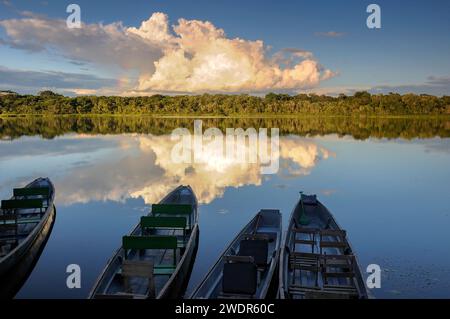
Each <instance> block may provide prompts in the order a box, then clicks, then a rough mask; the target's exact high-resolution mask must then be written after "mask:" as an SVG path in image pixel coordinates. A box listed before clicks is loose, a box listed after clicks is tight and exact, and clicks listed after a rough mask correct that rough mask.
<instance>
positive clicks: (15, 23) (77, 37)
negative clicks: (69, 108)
mask: <svg viewBox="0 0 450 319" xmlns="http://www.w3.org/2000/svg"><path fill="white" fill-rule="evenodd" d="M0 26H2V27H3V28H4V29H5V31H6V34H7V39H6V40H3V43H6V44H8V45H9V46H11V47H13V48H17V49H23V50H27V51H32V52H35V51H49V52H54V51H55V50H56V51H57V52H59V53H61V54H63V55H64V56H66V57H67V58H69V59H71V60H72V61H85V62H91V63H95V64H103V65H104V64H106V65H110V66H111V65H112V66H116V67H120V68H121V69H123V70H126V71H130V72H131V71H134V72H137V74H138V75H139V83H138V85H137V86H136V87H135V88H133V90H132V91H134V92H142V93H146V92H147V93H148V92H171V93H180V92H192V93H201V92H242V91H245V92H250V93H251V92H264V91H269V90H298V89H306V88H312V87H315V86H317V85H318V84H319V83H320V82H321V81H323V80H326V79H329V78H331V77H333V76H335V73H333V72H332V71H331V70H327V69H325V68H324V67H323V66H321V65H320V63H319V62H318V61H317V60H316V59H315V58H314V56H313V54H312V53H311V52H309V51H306V50H299V49H295V48H294V49H293V48H289V49H285V50H283V52H282V53H281V54H282V55H283V56H284V58H285V59H287V60H288V61H289V63H288V64H286V63H284V64H283V63H280V60H279V55H280V54H279V53H278V57H277V54H275V55H274V56H271V55H269V54H268V47H267V46H265V44H264V43H263V41H260V40H256V41H252V40H245V39H241V38H228V37H227V36H226V33H225V31H224V30H223V29H220V28H218V27H216V26H215V25H213V24H212V23H211V22H208V21H199V20H186V19H180V20H178V22H177V24H175V25H173V26H170V24H169V18H168V16H167V15H166V14H163V13H154V14H153V15H152V16H151V17H150V18H149V19H148V20H146V21H143V22H142V24H141V25H140V26H139V27H138V28H136V27H125V26H124V25H123V24H122V23H120V22H116V23H111V24H106V25H103V24H83V26H82V28H80V29H68V28H67V27H66V25H65V21H64V20H55V19H50V18H45V17H40V16H36V15H30V14H28V15H27V16H26V17H24V18H22V19H9V20H1V21H0Z"/></svg>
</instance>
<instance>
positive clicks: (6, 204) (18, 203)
mask: <svg viewBox="0 0 450 319" xmlns="http://www.w3.org/2000/svg"><path fill="white" fill-rule="evenodd" d="M1 208H2V209H3V210H12V209H41V211H42V208H44V206H43V202H42V199H10V200H2V206H1Z"/></svg>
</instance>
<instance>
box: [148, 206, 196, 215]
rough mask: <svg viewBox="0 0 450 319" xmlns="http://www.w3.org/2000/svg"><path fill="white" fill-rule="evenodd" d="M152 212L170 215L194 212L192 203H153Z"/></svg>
mask: <svg viewBox="0 0 450 319" xmlns="http://www.w3.org/2000/svg"><path fill="white" fill-rule="evenodd" d="M152 214H153V215H155V214H168V215H190V214H192V205H184V204H153V205H152Z"/></svg>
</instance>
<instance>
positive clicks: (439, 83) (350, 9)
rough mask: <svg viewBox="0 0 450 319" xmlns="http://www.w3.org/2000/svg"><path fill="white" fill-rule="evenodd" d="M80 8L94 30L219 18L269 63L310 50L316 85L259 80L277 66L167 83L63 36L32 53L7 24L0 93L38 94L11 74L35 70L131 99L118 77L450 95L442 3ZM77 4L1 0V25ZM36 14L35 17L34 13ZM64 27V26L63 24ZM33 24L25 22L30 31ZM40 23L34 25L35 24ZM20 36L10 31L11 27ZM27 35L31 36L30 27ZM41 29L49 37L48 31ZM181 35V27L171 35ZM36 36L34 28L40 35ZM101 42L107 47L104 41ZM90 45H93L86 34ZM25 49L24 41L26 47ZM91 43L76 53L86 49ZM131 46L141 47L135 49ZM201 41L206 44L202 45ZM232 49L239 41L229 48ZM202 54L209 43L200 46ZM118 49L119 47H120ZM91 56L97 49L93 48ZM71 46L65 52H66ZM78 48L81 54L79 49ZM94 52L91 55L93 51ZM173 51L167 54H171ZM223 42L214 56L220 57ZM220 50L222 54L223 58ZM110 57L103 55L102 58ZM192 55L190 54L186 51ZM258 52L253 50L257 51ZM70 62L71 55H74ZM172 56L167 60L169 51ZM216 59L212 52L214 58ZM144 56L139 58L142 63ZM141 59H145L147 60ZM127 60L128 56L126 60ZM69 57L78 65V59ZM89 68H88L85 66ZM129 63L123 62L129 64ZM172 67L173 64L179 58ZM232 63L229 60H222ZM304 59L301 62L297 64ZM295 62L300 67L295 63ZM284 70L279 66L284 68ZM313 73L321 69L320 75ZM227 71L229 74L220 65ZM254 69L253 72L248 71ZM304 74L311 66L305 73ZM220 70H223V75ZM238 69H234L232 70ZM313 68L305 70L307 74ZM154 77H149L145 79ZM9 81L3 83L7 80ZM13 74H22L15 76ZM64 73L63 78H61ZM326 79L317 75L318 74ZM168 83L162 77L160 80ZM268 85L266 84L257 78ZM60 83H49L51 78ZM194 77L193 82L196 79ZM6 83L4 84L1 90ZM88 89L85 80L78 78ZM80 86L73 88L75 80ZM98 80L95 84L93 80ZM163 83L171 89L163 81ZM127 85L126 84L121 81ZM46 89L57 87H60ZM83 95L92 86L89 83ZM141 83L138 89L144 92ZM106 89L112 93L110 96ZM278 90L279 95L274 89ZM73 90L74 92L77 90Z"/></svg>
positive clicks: (130, 83) (147, 82) (447, 26)
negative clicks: (258, 47)
mask: <svg viewBox="0 0 450 319" xmlns="http://www.w3.org/2000/svg"><path fill="white" fill-rule="evenodd" d="M72 2H75V3H77V4H79V5H80V7H81V9H82V22H83V23H85V24H86V25H94V24H98V23H102V24H104V25H108V24H111V23H114V22H119V21H120V22H122V23H123V26H125V27H136V28H138V27H139V26H140V24H141V23H142V22H143V21H145V20H148V19H149V18H150V16H152V14H153V13H155V12H162V13H164V14H166V15H167V17H168V20H169V22H168V23H169V25H174V24H177V21H178V19H181V18H183V19H186V20H188V21H190V20H200V21H210V22H211V23H212V24H213V25H214V27H215V28H220V29H223V30H224V32H225V34H226V39H235V38H240V39H244V40H246V41H256V40H262V41H264V46H265V47H264V48H265V49H264V50H265V51H264V57H265V58H266V59H271V58H272V57H273V55H274V54H276V53H277V52H279V51H282V50H283V49H286V48H295V49H301V50H304V51H307V52H311V53H312V54H313V58H312V59H313V60H314V61H316V62H317V65H314V66H311V65H309V67H308V68H307V69H308V70H309V71H310V72H311V73H308V76H307V78H308V79H307V80H304V79H303V77H302V76H301V75H300V74H299V73H298V74H297V75H296V76H297V78H295V79H294V80H292V79H291V78H290V77H288V78H289V79H290V80H292V81H288V80H287V78H286V77H280V79H279V80H277V81H273V82H267V84H264V85H262V84H261V85H259V84H255V83H256V82H257V80H255V78H256V77H257V75H256V73H257V72H258V71H259V70H258V68H262V69H264V67H269V68H272V67H273V65H270V66H269V65H265V66H260V65H252V66H251V71H248V73H245V72H244V73H243V75H241V76H242V77H245V76H248V78H249V81H247V82H245V83H242V85H236V86H233V85H232V84H229V83H227V81H230V83H231V82H236V81H233V78H232V77H231V76H230V75H229V74H228V73H227V74H224V73H221V74H218V75H217V77H216V78H212V79H213V80H214V79H216V81H213V80H211V79H210V80H209V82H215V83H219V82H220V83H222V84H223V85H216V86H213V87H208V86H205V85H203V84H202V85H200V84H198V85H191V84H190V83H185V82H186V81H187V80H186V81H185V82H183V83H181V82H180V83H179V84H178V85H170V84H167V85H164V83H165V82H164V81H166V82H168V81H169V80H170V79H173V74H172V73H170V71H169V70H167V69H164V70H159V71H160V72H159V71H158V69H156V70H149V69H145V70H143V69H142V67H144V68H147V66H142V65H138V66H135V65H133V66H131V67H126V68H124V67H123V66H119V65H117V63H116V64H114V61H119V59H118V58H117V59H113V60H114V61H113V63H101V62H102V61H100V63H99V61H97V60H96V59H91V58H90V57H88V58H86V56H85V55H83V56H81V57H80V56H77V55H71V54H68V52H67V50H68V48H67V44H61V43H60V42H58V41H60V40H57V39H55V38H53V39H52V40H49V41H48V42H46V39H41V40H40V41H41V42H42V43H43V44H42V45H43V47H45V50H42V48H41V50H39V51H30V50H29V49H24V48H23V46H24V45H23V44H24V43H25V42H27V43H28V44H29V42H30V41H32V39H30V38H24V36H23V35H22V38H20V39H17V38H16V39H13V38H12V37H11V36H10V35H8V33H7V28H5V26H4V25H3V26H2V25H0V38H1V39H3V40H2V41H1V42H0V61H1V62H0V67H1V69H0V89H3V88H6V87H7V86H8V85H10V86H14V88H15V89H16V90H18V91H20V90H22V91H35V90H38V89H40V88H41V87H40V85H39V83H38V79H39V78H40V77H36V83H35V85H31V84H29V83H28V84H27V85H26V87H25V86H23V87H22V88H21V85H20V84H21V83H16V82H15V83H10V84H9V83H7V82H8V81H7V79H6V77H8V78H10V77H11V72H16V73H17V72H19V71H21V72H19V73H18V74H19V76H18V78H21V77H29V78H30V80H29V81H28V82H32V81H33V80H34V79H35V76H36V74H34V75H33V74H31V75H30V74H29V72H30V71H35V72H47V73H46V74H45V75H47V76H50V77H51V76H52V74H53V73H51V74H50V75H49V74H48V72H49V71H51V72H60V73H62V74H66V73H67V74H70V75H71V76H70V77H71V78H72V79H73V85H72V86H73V87H74V88H75V86H76V83H77V81H78V80H79V79H78V77H79V75H80V74H84V75H86V74H87V75H90V76H92V78H93V81H95V80H98V84H96V85H93V86H92V89H95V90H97V89H99V88H102V87H104V88H105V90H104V92H106V93H108V92H111V93H120V94H121V93H123V92H122V91H121V90H118V89H117V88H113V87H111V82H112V81H113V80H116V79H118V78H121V79H124V78H127V81H126V83H127V84H125V86H126V91H127V92H135V93H136V92H141V93H142V92H145V93H149V92H156V91H161V92H168V93H171V92H173V93H182V92H189V93H190V92H194V93H197V92H202V91H213V92H214V91H225V92H232V93H234V92H246V93H247V92H249V93H253V92H257V93H261V92H266V91H272V90H273V91H288V92H300V91H307V92H309V91H315V92H319V93H339V92H344V93H351V92H353V91H354V90H358V89H368V90H372V91H375V92H378V91H380V92H388V91H398V92H401V93H405V92H408V91H413V92H416V93H431V94H437V95H443V94H450V59H449V57H450V36H449V35H450V19H448V16H449V14H450V2H448V1H445V0H442V1H438V0H435V1H417V0H416V1H407V2H405V1H396V0H393V1H361V0H348V1H339V2H338V1H253V0H251V1H234V0H228V1H195V2H193V3H191V2H187V1H161V0H152V1H140V0H134V1H127V2H123V1H81V0H78V1H72ZM70 3H71V2H65V1H60V0H59V1H57V0H47V1H18V0H10V1H2V2H1V3H0V7H1V10H0V20H2V21H8V20H10V19H26V18H29V17H30V14H29V13H28V14H25V15H24V13H23V12H24V11H28V12H32V13H33V14H35V15H39V16H37V17H39V18H42V19H45V20H46V21H47V20H55V19H66V17H67V16H68V14H67V13H66V12H65V11H66V10H65V9H66V6H67V5H68V4H70ZM370 3H377V4H379V5H380V7H381V10H382V12H381V17H382V28H381V29H378V30H370V29H368V28H367V26H366V19H367V17H368V15H369V14H368V13H366V7H367V5H369V4H370ZM33 18H36V16H34V17H33ZM55 21H56V20H55ZM19 26H20V24H16V25H14V26H10V28H11V29H12V30H14V28H16V29H17V28H19ZM26 27H27V26H24V27H23V28H24V29H25V28H26ZM28 27H31V26H28ZM10 31H11V30H10ZM24 32H25V31H24ZM34 32H37V33H38V32H41V33H39V34H41V36H42V33H44V31H42V30H34ZM169 32H170V33H173V30H169ZM329 32H335V33H337V34H339V36H326V33H329ZM31 33H32V32H31ZM95 39H96V40H95V41H99V40H98V38H97V37H96V38H95ZM12 40H16V41H17V40H19V41H21V44H22V47H21V48H17V46H16V47H14V46H13V47H11V45H10V43H11V41H12ZM83 41H86V40H85V38H84V39H83ZM27 43H25V44H27ZM83 45H84V44H83V42H80V43H78V44H77V47H80V46H81V47H83ZM127 45H134V43H132V44H127ZM194 45H197V44H194ZM230 45H234V44H232V43H230ZM198 46H199V48H200V47H201V44H198ZM113 47H114V45H113ZM199 48H197V49H194V50H196V51H194V53H193V55H194V56H195V54H200V53H201V52H199V51H200V49H199ZM85 49H86V50H88V48H87V47H86V48H85ZM65 50H66V51H65ZM71 50H73V48H71ZM90 50H92V49H90ZM164 50H165V49H164ZM218 50H220V49H218V47H217V46H215V47H214V48H211V50H210V51H209V52H210V53H211V52H215V54H218V52H219V51H218ZM219 53H220V52H219ZM99 54H101V52H99ZM187 54H188V53H187V51H186V52H185V55H187ZM249 54H250V53H249ZM69 56H70V58H69ZM162 56H166V54H165V53H164V54H162ZM210 56H211V55H208V57H210ZM160 57H161V56H155V57H152V58H150V59H148V61H147V64H148V65H149V66H148V68H150V69H152V65H153V63H154V62H155V61H159V58H160ZM247 57H248V56H241V55H236V54H235V53H230V55H229V56H227V58H229V59H227V63H228V64H229V62H230V59H231V60H233V59H235V61H232V62H237V61H238V60H239V61H242V60H245V59H246V58H247ZM134 58H135V59H136V57H134ZM139 58H141V59H143V60H145V56H144V55H143V54H142V55H141V56H139ZM121 59H122V57H121ZM202 59H203V60H202V61H203V62H202V63H200V66H199V65H195V66H194V65H193V63H192V62H189V67H190V68H202V67H205V65H206V64H208V65H214V63H219V62H214V61H212V60H211V59H210V58H206V57H203V58H202ZM69 61H70V62H69ZM80 61H81V62H83V63H82V64H81V63H79V62H80ZM120 61H121V60H120ZM169 61H174V60H173V59H170V60H169ZM222 62H223V61H220V63H222ZM296 63H300V62H296ZM295 65H296V64H295V63H294V64H293V65H292V66H291V67H292V68H294V67H295ZM236 67H238V69H244V67H243V65H239V64H236ZM284 68H286V67H285V66H282V65H280V67H279V69H280V70H283V69H284ZM311 68H313V69H314V72H316V73H314V72H312V71H311ZM221 70H222V71H223V72H227V70H223V69H221ZM249 70H250V66H249ZM302 70H303V68H302ZM325 70H329V71H330V72H332V73H330V74H332V76H326V75H325V74H324V71H325ZM155 71H156V72H157V73H158V74H159V73H160V74H161V77H163V78H164V81H160V82H158V83H159V84H160V85H155V81H156V78H152V74H151V72H155ZM222 71H221V72H222ZM228 71H229V72H231V73H233V70H228ZM302 72H306V71H302ZM144 74H145V75H144ZM2 77H3V79H2ZM13 77H14V76H13ZM60 77H61V74H60V76H59V78H60ZM317 77H318V78H317ZM194 78H195V75H193V74H187V75H186V79H190V80H192V79H194ZM158 79H160V78H158ZM258 79H260V78H258ZM51 81H53V78H51V80H49V81H47V82H50V83H51ZM57 81H58V79H56V80H55V83H54V89H56V90H58V89H60V90H63V91H64V90H66V89H67V87H68V86H71V85H65V86H64V85H61V84H60V83H59V82H57ZM192 81H194V80H192ZM2 82H3V84H2ZM79 82H80V84H83V82H84V81H79ZM70 83H72V82H70ZM89 83H91V82H89ZM161 83H162V84H161ZM120 86H121V87H123V86H124V84H121V85H120ZM47 87H50V88H52V86H51V85H47ZM80 87H82V88H83V89H90V88H91V87H88V86H87V85H86V84H84V86H83V85H80ZM135 87H139V88H138V89H136V88H135ZM106 88H107V90H106ZM271 89H272V90H271ZM69 91H70V90H68V91H67V92H66V93H68V94H70V93H73V92H69Z"/></svg>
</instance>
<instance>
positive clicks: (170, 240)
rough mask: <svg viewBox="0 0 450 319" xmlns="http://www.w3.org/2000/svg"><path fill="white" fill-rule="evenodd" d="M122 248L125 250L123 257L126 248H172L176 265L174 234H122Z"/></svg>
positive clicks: (175, 240)
mask: <svg viewBox="0 0 450 319" xmlns="http://www.w3.org/2000/svg"><path fill="white" fill-rule="evenodd" d="M122 248H123V249H124V250H125V258H126V257H127V255H128V254H127V252H128V250H146V249H172V250H173V264H174V265H176V258H177V254H176V250H177V248H179V246H178V240H177V237H175V236H124V237H123V238H122Z"/></svg>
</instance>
